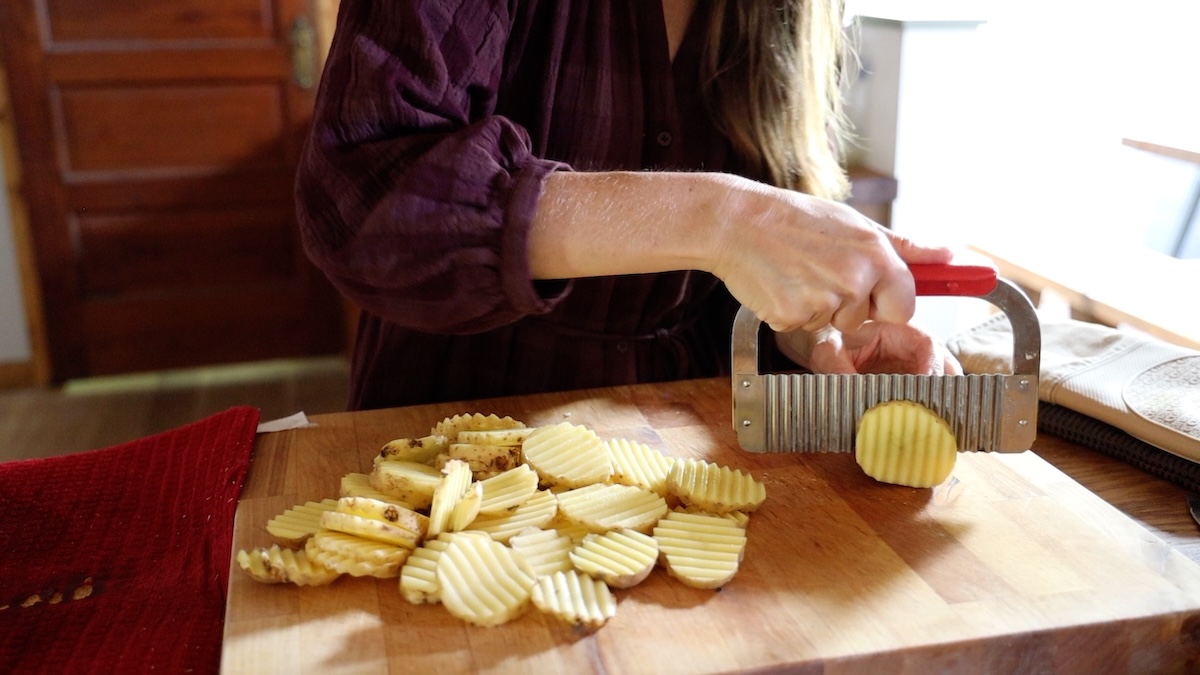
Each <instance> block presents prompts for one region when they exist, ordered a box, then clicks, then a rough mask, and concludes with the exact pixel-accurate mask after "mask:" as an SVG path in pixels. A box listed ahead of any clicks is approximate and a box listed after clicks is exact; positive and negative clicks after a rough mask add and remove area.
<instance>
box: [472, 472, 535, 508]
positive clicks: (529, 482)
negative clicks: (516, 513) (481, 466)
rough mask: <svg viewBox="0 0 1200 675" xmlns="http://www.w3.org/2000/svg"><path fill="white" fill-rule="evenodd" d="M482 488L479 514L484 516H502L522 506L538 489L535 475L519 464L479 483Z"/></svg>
mask: <svg viewBox="0 0 1200 675" xmlns="http://www.w3.org/2000/svg"><path fill="white" fill-rule="evenodd" d="M479 484H480V485H481V486H483V501H482V502H481V503H480V504H479V513H480V514H482V515H486V516H495V515H503V514H505V513H509V512H511V511H512V510H513V509H515V508H517V507H518V506H520V505H521V504H524V503H525V502H526V501H528V499H529V498H530V497H532V496H533V493H535V492H537V489H538V476H537V473H536V472H534V470H533V469H532V468H531V467H530V466H529V465H528V464H521V465H519V466H517V467H514V468H512V469H509V470H508V471H505V472H503V473H499V474H496V475H495V476H492V477H491V478H485V479H483V480H482V481H480V482H479Z"/></svg>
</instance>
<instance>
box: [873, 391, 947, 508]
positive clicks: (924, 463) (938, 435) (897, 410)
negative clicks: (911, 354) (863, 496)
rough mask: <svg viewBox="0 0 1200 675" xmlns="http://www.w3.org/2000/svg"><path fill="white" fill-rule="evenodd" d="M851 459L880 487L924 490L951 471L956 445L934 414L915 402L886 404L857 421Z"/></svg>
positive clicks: (881, 404) (945, 425)
mask: <svg viewBox="0 0 1200 675" xmlns="http://www.w3.org/2000/svg"><path fill="white" fill-rule="evenodd" d="M854 459H855V460H856V461H857V462H858V465H859V466H860V467H862V470H863V472H864V473H866V474H867V475H868V476H870V477H871V478H874V479H875V480H877V481H880V482H882V483H892V484H895V485H906V486H908V487H915V488H928V487H933V486H935V485H938V484H939V483H941V482H942V481H944V480H946V478H947V477H948V476H949V475H950V472H951V471H953V470H954V464H955V462H957V461H958V441H957V440H956V439H955V438H954V431H953V429H951V428H950V424H949V423H948V422H946V420H944V419H942V417H941V416H940V415H938V414H937V413H936V412H934V411H933V410H930V409H929V408H927V407H925V406H923V405H921V404H920V403H917V402H916V401H903V400H896V401H887V402H884V403H880V404H878V405H876V406H874V407H872V408H870V409H868V410H867V411H866V412H864V413H863V415H862V417H861V418H860V419H859V422H858V433H857V435H856V436H855V440H854Z"/></svg>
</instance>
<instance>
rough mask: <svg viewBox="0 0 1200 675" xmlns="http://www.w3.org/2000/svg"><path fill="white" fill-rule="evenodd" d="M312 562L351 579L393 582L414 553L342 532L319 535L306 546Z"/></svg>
mask: <svg viewBox="0 0 1200 675" xmlns="http://www.w3.org/2000/svg"><path fill="white" fill-rule="evenodd" d="M304 552H305V553H306V554H307V555H308V558H309V560H312V561H313V562H315V563H318V564H321V565H324V566H325V567H328V568H330V569H334V570H337V571H338V572H341V573H342V574H348V575H350V576H352V577H375V578H377V579H392V578H395V577H398V576H400V568H401V567H402V566H403V565H404V562H405V561H406V560H408V557H409V555H411V554H412V549H409V548H404V547H401V546H389V545H387V544H382V543H380V542H377V541H372V540H370V539H363V538H362V537H356V536H354V535H350V534H344V533H342V532H318V533H317V534H315V535H313V537H312V538H311V539H309V540H308V542H307V543H306V544H305V545H304Z"/></svg>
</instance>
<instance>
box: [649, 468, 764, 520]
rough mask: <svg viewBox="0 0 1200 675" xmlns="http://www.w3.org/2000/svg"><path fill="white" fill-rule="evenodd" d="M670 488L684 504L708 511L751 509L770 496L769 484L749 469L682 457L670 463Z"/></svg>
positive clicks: (725, 511)
mask: <svg viewBox="0 0 1200 675" xmlns="http://www.w3.org/2000/svg"><path fill="white" fill-rule="evenodd" d="M667 490H668V492H670V493H671V494H672V495H673V496H675V497H677V498H678V499H679V500H680V501H681V502H683V503H684V504H691V505H694V506H697V507H699V508H701V509H703V510H704V511H707V512H708V513H729V512H730V511H741V512H743V513H750V512H751V511H754V510H755V509H757V508H758V507H759V506H760V505H761V504H762V503H763V500H765V499H766V498H767V488H766V486H765V485H763V484H762V483H761V482H760V481H758V480H756V479H755V478H754V477H753V476H751V475H750V474H748V473H745V472H743V471H739V470H736V469H731V468H729V467H727V466H718V465H716V464H713V463H711V462H706V461H704V460H702V459H695V458H683V457H681V458H678V459H676V460H675V464H674V465H673V466H672V467H671V473H670V475H669V476H668V477H667Z"/></svg>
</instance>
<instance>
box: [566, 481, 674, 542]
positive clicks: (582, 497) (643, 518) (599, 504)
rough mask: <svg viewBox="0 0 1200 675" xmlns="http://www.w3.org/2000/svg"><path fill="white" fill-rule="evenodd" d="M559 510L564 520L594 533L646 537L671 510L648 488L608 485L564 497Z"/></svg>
mask: <svg viewBox="0 0 1200 675" xmlns="http://www.w3.org/2000/svg"><path fill="white" fill-rule="evenodd" d="M558 508H559V511H560V512H561V513H562V515H563V518H565V519H567V520H568V521H570V522H575V523H579V524H582V525H583V526H584V527H586V528H587V529H588V531H590V532H596V533H604V532H608V531H609V530H616V529H619V528H627V529H630V530H637V531H639V532H643V533H646V534H649V533H650V531H651V529H652V528H653V527H654V524H655V523H656V522H658V519H659V518H662V517H663V515H665V514H666V513H667V510H668V509H667V502H666V500H665V499H663V498H662V497H660V496H658V495H656V494H654V493H653V492H651V491H649V490H647V489H645V488H640V487H634V486H632V485H614V484H606V483H597V484H594V485H587V486H584V487H581V488H575V489H574V490H568V491H566V492H562V493H560V494H559V495H558Z"/></svg>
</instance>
